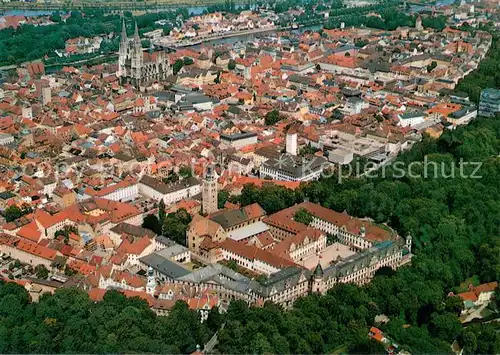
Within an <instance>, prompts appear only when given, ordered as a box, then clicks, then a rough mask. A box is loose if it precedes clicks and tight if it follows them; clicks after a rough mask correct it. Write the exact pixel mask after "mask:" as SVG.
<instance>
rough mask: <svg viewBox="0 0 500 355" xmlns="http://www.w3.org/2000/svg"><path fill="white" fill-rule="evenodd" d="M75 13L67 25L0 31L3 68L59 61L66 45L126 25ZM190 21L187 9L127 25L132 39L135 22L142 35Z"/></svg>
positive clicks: (112, 46) (109, 44) (97, 14)
mask: <svg viewBox="0 0 500 355" xmlns="http://www.w3.org/2000/svg"><path fill="white" fill-rule="evenodd" d="M83 13H84V15H85V16H83V15H82V13H81V12H78V11H72V12H71V16H70V17H69V18H68V19H67V20H66V21H65V22H62V21H60V16H59V15H54V16H52V18H53V20H55V22H56V24H54V25H50V26H33V25H21V26H19V27H18V28H17V29H15V30H14V29H13V28H7V29H3V30H1V31H0V48H2V50H0V65H10V64H17V63H22V62H25V61H31V60H36V59H41V58H43V57H44V56H45V55H48V56H49V57H50V56H52V57H55V56H56V55H55V53H54V51H55V50H57V49H59V50H63V49H64V47H65V41H66V40H68V39H70V38H75V37H79V36H84V37H92V36H98V35H103V34H106V35H108V34H110V33H112V32H113V33H115V34H116V35H119V34H120V32H121V26H122V21H121V18H120V15H105V14H104V13H103V12H102V11H100V10H96V9H85V10H83ZM178 15H180V16H182V17H184V18H187V17H188V13H187V10H186V9H185V8H182V9H181V8H179V9H178V10H176V11H167V12H159V13H147V14H144V15H142V16H137V17H134V18H133V19H132V18H130V19H129V18H128V17H127V21H126V25H127V29H128V32H129V35H131V34H132V33H133V28H134V22H133V21H137V25H138V27H139V30H140V32H141V33H144V32H147V31H151V30H152V29H154V28H156V25H155V24H154V22H155V21H158V20H169V21H176V19H177V16H178ZM58 20H59V21H58ZM117 45H118V38H116V40H115V41H103V47H102V48H101V49H102V51H103V52H107V51H109V52H111V51H116V50H117V49H118V47H117Z"/></svg>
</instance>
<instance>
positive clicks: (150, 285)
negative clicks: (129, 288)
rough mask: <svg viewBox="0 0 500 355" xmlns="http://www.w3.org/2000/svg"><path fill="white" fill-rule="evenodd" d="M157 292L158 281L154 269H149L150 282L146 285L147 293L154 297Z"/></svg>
mask: <svg viewBox="0 0 500 355" xmlns="http://www.w3.org/2000/svg"><path fill="white" fill-rule="evenodd" d="M155 291H156V279H155V273H154V270H153V268H152V267H151V266H150V267H148V282H147V283H146V293H148V294H150V295H154V294H155Z"/></svg>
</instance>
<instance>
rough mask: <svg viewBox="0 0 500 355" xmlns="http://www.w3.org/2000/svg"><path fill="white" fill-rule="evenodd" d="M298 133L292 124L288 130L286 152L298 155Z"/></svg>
mask: <svg viewBox="0 0 500 355" xmlns="http://www.w3.org/2000/svg"><path fill="white" fill-rule="evenodd" d="M297 140H298V133H297V128H296V127H295V125H292V127H290V128H289V129H288V131H287V132H286V152H287V153H288V154H290V155H297Z"/></svg>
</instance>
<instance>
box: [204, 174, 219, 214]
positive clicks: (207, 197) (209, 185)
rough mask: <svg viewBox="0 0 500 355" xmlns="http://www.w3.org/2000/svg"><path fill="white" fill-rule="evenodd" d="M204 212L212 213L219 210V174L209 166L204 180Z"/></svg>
mask: <svg viewBox="0 0 500 355" xmlns="http://www.w3.org/2000/svg"><path fill="white" fill-rule="evenodd" d="M201 194H202V212H203V213H204V214H211V213H214V212H216V211H217V176H216V173H215V172H214V171H213V168H212V167H211V166H209V167H208V168H207V173H206V174H205V178H204V179H203V182H202V192H201Z"/></svg>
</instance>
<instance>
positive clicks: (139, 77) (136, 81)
mask: <svg viewBox="0 0 500 355" xmlns="http://www.w3.org/2000/svg"><path fill="white" fill-rule="evenodd" d="M172 73H173V71H172V67H171V66H170V61H169V59H168V56H167V55H166V53H165V52H163V51H158V52H151V53H150V52H144V51H143V50H142V44H141V38H140V37H139V30H138V28H137V23H136V24H135V31H134V37H133V38H128V37H127V30H126V28H125V21H123V25H122V35H121V41H120V50H119V55H118V73H117V75H118V77H119V78H120V81H121V83H122V84H125V83H128V84H132V85H134V86H135V87H136V88H141V87H148V86H150V85H151V84H153V83H154V82H161V81H163V80H165V79H166V78H167V77H168V76H169V75H172Z"/></svg>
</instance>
